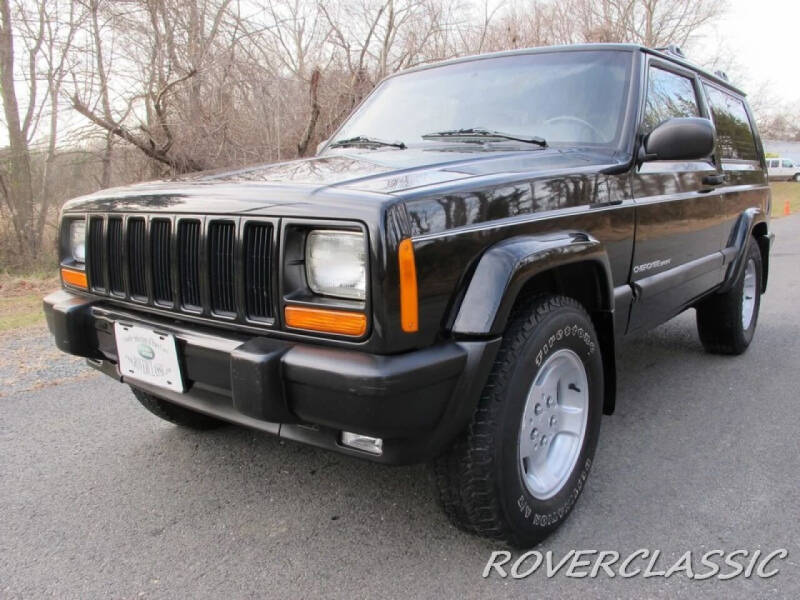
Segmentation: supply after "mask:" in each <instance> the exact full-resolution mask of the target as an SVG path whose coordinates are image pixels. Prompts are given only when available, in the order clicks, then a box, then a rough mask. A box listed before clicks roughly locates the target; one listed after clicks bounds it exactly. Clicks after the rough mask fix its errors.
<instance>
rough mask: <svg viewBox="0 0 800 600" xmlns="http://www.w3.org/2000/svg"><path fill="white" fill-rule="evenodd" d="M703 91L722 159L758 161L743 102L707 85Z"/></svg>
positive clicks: (751, 130)
mask: <svg viewBox="0 0 800 600" xmlns="http://www.w3.org/2000/svg"><path fill="white" fill-rule="evenodd" d="M705 90H706V95H707V96H708V102H709V104H710V105H711V114H712V115H713V117H714V126H715V127H716V128H717V145H718V146H719V149H720V153H721V155H722V158H728V159H741V160H758V153H757V152H756V142H755V137H754V136H753V129H752V127H751V125H750V119H749V117H748V116H747V110H746V109H745V107H744V102H742V100H741V99H739V98H736V97H735V96H732V95H730V94H728V93H727V92H723V91H722V90H719V89H717V88H715V87H712V86H709V85H706V86H705ZM783 162H784V166H787V165H786V164H785V163H786V162H789V161H783Z"/></svg>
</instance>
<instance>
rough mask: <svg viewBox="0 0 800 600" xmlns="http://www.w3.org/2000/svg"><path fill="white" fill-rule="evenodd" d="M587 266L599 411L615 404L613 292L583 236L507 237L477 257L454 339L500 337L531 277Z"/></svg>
mask: <svg viewBox="0 0 800 600" xmlns="http://www.w3.org/2000/svg"><path fill="white" fill-rule="evenodd" d="M583 262H586V263H592V264H593V266H596V267H599V269H600V272H601V273H602V280H601V282H600V287H601V289H600V290H599V292H600V293H599V298H598V301H599V305H596V306H593V307H587V308H591V309H592V310H593V312H594V314H593V319H594V321H595V325H596V327H597V329H598V331H597V334H598V337H599V342H600V348H601V351H602V356H603V371H604V384H603V387H604V399H603V412H604V413H605V414H612V413H613V412H614V406H615V404H616V389H617V372H616V368H617V367H616V354H615V347H614V346H615V339H614V293H613V279H612V277H611V266H610V264H609V260H608V255H607V253H606V251H605V248H604V247H603V245H602V244H601V243H600V242H599V241H598V240H597V239H595V238H593V237H592V236H590V235H589V234H587V233H585V232H580V231H563V232H555V233H550V234H544V235H523V236H517V237H513V238H509V239H507V240H504V241H502V242H499V243H497V244H495V245H494V246H492V247H490V248H489V249H488V250H487V251H486V252H484V254H483V255H482V256H481V258H480V260H479V262H478V265H477V267H476V268H475V271H474V273H473V275H472V278H471V279H470V281H469V284H468V286H467V289H466V291H465V293H464V295H463V299H462V301H461V303H460V306H459V307H458V312H457V314H456V316H455V319H454V321H453V326H452V329H451V331H452V333H453V334H454V335H456V336H464V337H471V336H500V335H502V334H503V332H504V331H505V327H506V323H507V322H508V317H509V315H510V314H511V309H512V308H513V306H514V303H515V302H516V300H517V297H518V296H519V293H520V291H521V290H522V288H523V286H524V285H525V284H526V283H527V282H528V281H530V280H531V278H532V277H535V276H536V275H538V274H540V273H544V272H546V271H549V270H552V269H556V268H558V267H561V266H565V265H571V264H576V263H583Z"/></svg>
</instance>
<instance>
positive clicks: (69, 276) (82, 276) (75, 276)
mask: <svg viewBox="0 0 800 600" xmlns="http://www.w3.org/2000/svg"><path fill="white" fill-rule="evenodd" d="M61 280H62V281H63V282H64V283H66V284H68V285H72V286H74V287H79V288H82V289H84V290H87V289H89V283H88V282H87V281H86V273H84V272H83V271H73V270H72V269H65V268H64V267H62V268H61Z"/></svg>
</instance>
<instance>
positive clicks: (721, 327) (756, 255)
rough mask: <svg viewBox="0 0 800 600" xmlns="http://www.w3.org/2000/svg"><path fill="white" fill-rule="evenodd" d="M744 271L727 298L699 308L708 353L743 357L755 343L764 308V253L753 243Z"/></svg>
mask: <svg viewBox="0 0 800 600" xmlns="http://www.w3.org/2000/svg"><path fill="white" fill-rule="evenodd" d="M745 252H746V254H745V258H744V260H745V268H744V269H742V272H741V273H740V274H739V276H738V278H737V280H736V281H735V282H734V284H733V285H732V286H731V288H730V289H729V290H728V291H727V292H725V293H724V294H712V295H711V296H709V297H708V298H705V299H704V300H702V301H701V302H700V303H699V304H698V305H697V307H696V308H697V332H698V333H699V334H700V341H701V342H702V343H703V347H704V348H705V349H706V352H711V353H712V354H742V353H743V352H744V351H745V350H747V347H748V346H749V345H750V342H751V341H752V339H753V335H754V334H755V331H756V325H757V323H758V311H759V309H760V307H761V277H762V271H761V252H760V251H759V249H758V245H757V244H756V243H755V240H753V239H751V240H750V241H749V243H748V245H747V250H746V251H745Z"/></svg>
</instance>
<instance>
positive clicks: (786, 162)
mask: <svg viewBox="0 0 800 600" xmlns="http://www.w3.org/2000/svg"><path fill="white" fill-rule="evenodd" d="M793 166H794V165H793V164H792V161H790V160H784V161H783V167H784V168H786V169H791V168H792V167H793Z"/></svg>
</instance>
